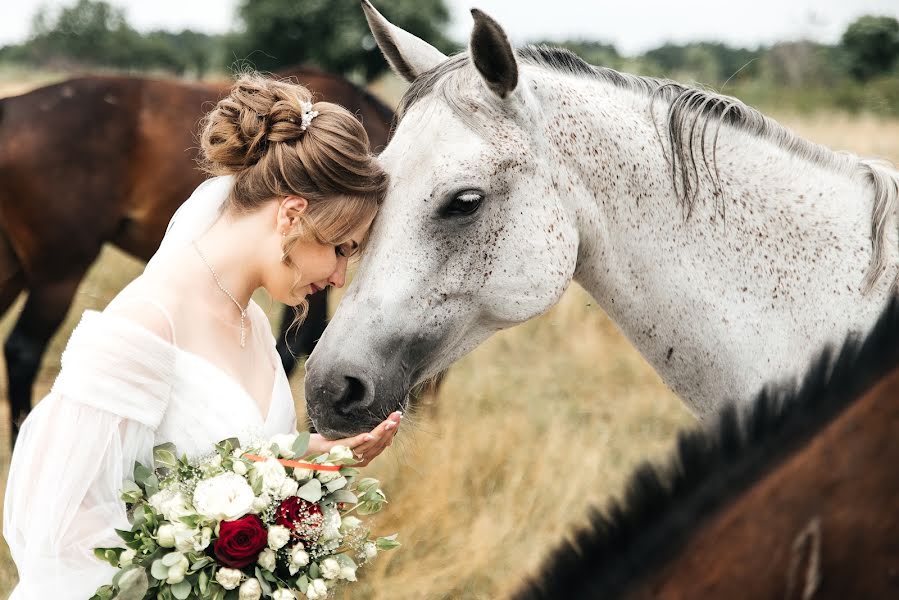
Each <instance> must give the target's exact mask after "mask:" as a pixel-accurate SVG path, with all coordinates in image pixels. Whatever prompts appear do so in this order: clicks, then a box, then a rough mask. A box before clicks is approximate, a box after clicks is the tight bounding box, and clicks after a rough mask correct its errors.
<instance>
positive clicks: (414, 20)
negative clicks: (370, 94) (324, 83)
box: [230, 0, 455, 81]
mask: <svg viewBox="0 0 899 600" xmlns="http://www.w3.org/2000/svg"><path fill="white" fill-rule="evenodd" d="M382 4H383V5H384V6H379V7H378V9H379V10H380V11H381V12H382V13H383V14H384V16H385V17H387V18H388V19H390V20H391V21H392V22H393V23H394V24H396V25H397V26H399V27H402V28H403V29H405V30H407V31H409V32H411V33H414V34H415V35H417V36H418V37H420V38H422V39H424V40H427V41H428V42H430V43H431V44H433V45H434V46H436V47H437V48H440V49H441V50H443V51H445V52H447V51H454V50H455V48H454V46H453V44H452V43H450V42H449V41H448V39H447V38H446V37H445V36H444V34H443V29H444V27H445V26H446V24H447V23H448V22H449V11H448V10H447V8H446V6H445V5H444V3H443V0H392V1H391V2H389V3H382ZM237 14H238V17H239V19H240V21H241V23H242V25H243V28H242V33H241V34H240V35H239V36H236V38H235V44H234V46H233V47H232V52H231V53H230V54H231V56H232V57H233V58H234V59H237V60H246V61H247V62H249V63H250V64H251V65H252V66H254V67H256V68H257V69H262V70H269V71H274V70H277V69H279V68H282V67H287V66H290V65H295V64H298V63H312V64H315V65H317V66H319V67H320V68H322V69H324V70H326V71H331V72H334V73H339V74H342V75H346V76H350V77H355V78H357V79H362V80H366V81H367V80H370V79H373V78H374V77H376V76H377V75H379V74H381V73H382V72H384V71H385V70H387V68H388V66H387V63H386V61H385V60H384V58H383V57H382V56H381V53H380V51H379V50H378V49H377V47H376V46H375V43H374V40H373V39H372V37H371V34H370V32H369V30H368V25H367V23H366V21H365V16H364V15H363V13H362V9H361V7H360V6H359V2H358V0H303V1H302V2H297V1H296V0H241V3H240V5H239V6H238V9H237Z"/></svg>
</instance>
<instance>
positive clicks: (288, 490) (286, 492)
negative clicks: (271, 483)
mask: <svg viewBox="0 0 899 600" xmlns="http://www.w3.org/2000/svg"><path fill="white" fill-rule="evenodd" d="M299 488H300V484H299V483H297V480H296V479H294V478H293V477H288V478H286V479H285V480H284V483H283V484H281V489H280V490H278V497H279V498H290V497H291V496H295V495H296V493H297V490H298V489H299Z"/></svg>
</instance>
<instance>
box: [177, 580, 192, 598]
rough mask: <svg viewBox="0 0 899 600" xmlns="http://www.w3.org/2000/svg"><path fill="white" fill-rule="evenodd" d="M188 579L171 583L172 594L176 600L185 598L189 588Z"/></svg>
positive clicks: (188, 593)
mask: <svg viewBox="0 0 899 600" xmlns="http://www.w3.org/2000/svg"><path fill="white" fill-rule="evenodd" d="M191 587H192V586H191V585H190V581H188V580H187V579H182V580H181V581H179V582H178V583H175V584H172V595H173V596H175V598H177V599H178V600H187V597H188V596H190V590H191Z"/></svg>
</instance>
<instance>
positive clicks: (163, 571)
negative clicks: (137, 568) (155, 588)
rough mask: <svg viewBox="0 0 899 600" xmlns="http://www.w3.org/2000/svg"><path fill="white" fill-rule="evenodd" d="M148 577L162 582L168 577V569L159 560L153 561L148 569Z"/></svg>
mask: <svg viewBox="0 0 899 600" xmlns="http://www.w3.org/2000/svg"><path fill="white" fill-rule="evenodd" d="M150 575H152V576H153V577H155V578H156V579H159V580H160V581H162V580H164V579H166V578H167V577H168V576H169V568H168V567H167V566H165V565H164V564H163V563H162V561H161V560H154V561H153V565H152V566H151V567H150Z"/></svg>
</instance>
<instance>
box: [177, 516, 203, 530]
mask: <svg viewBox="0 0 899 600" xmlns="http://www.w3.org/2000/svg"><path fill="white" fill-rule="evenodd" d="M178 520H179V521H181V522H182V523H184V524H185V525H187V526H188V527H190V528H194V527H196V526H197V524H198V523H199V522H200V521H202V520H203V517H201V516H199V515H188V516H186V517H181V518H180V519H178Z"/></svg>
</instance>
